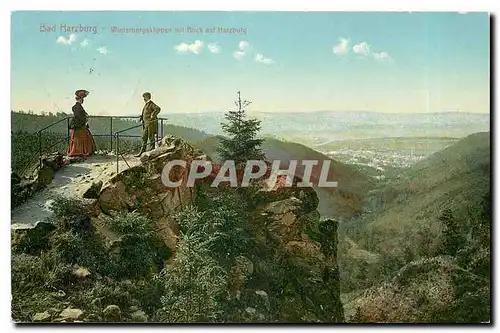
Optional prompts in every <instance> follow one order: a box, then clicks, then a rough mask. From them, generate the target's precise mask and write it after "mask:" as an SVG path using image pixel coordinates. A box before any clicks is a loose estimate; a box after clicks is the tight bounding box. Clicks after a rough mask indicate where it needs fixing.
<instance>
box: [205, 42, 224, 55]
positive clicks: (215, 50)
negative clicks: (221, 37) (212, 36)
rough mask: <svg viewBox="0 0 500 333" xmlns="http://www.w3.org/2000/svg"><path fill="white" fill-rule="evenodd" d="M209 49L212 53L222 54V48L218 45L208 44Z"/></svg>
mask: <svg viewBox="0 0 500 333" xmlns="http://www.w3.org/2000/svg"><path fill="white" fill-rule="evenodd" d="M208 49H209V50H210V52H212V53H220V50H221V48H220V46H219V45H217V43H212V44H208Z"/></svg>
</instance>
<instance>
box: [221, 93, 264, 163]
mask: <svg viewBox="0 0 500 333" xmlns="http://www.w3.org/2000/svg"><path fill="white" fill-rule="evenodd" d="M248 104H250V102H248V101H243V102H242V101H241V98H240V94H239V92H238V100H237V101H236V105H237V106H238V109H237V110H236V111H228V112H227V113H226V115H225V119H226V120H227V123H223V124H222V130H223V132H224V133H226V135H227V138H225V137H221V138H220V144H219V145H218V148H217V152H218V153H219V156H220V158H221V159H222V160H233V161H235V164H236V165H239V164H241V163H245V162H246V161H247V160H261V159H262V158H263V157H264V153H263V152H262V150H261V148H260V147H261V145H262V143H263V142H264V140H263V139H259V138H257V135H258V133H259V131H260V128H261V126H260V123H261V122H260V121H259V120H257V119H253V118H249V119H247V116H246V113H245V107H246V106H247V105H248Z"/></svg>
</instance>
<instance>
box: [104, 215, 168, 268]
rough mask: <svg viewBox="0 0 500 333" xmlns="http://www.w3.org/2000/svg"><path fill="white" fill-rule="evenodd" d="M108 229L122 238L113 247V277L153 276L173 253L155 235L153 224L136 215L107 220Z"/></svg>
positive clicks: (144, 217) (142, 216) (114, 217)
mask: <svg viewBox="0 0 500 333" xmlns="http://www.w3.org/2000/svg"><path fill="white" fill-rule="evenodd" d="M105 223H106V225H107V226H108V227H109V228H110V229H111V230H113V231H115V232H117V233H119V234H120V235H122V236H121V237H120V239H119V241H117V242H116V243H115V244H114V249H113V250H112V251H111V254H110V258H109V261H110V262H111V264H112V266H113V269H112V275H113V276H117V277H139V276H148V275H151V274H152V273H153V272H155V271H156V270H159V269H161V268H162V267H163V261H164V260H166V259H168V257H169V256H170V254H171V253H170V250H169V249H168V248H167V247H166V245H165V244H164V242H163V241H162V240H161V239H159V237H158V236H157V235H156V234H155V233H154V230H153V228H152V225H153V222H152V221H151V220H150V219H149V218H147V217H146V216H144V215H141V214H139V213H137V212H120V213H118V214H117V215H116V216H113V217H108V218H107V219H106V220H105Z"/></svg>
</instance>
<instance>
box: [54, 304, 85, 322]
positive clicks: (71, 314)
mask: <svg viewBox="0 0 500 333" xmlns="http://www.w3.org/2000/svg"><path fill="white" fill-rule="evenodd" d="M82 318H83V311H82V310H80V309H72V308H70V307H68V308H66V309H64V310H63V311H62V312H61V313H60V314H59V320H64V321H76V320H80V319H82Z"/></svg>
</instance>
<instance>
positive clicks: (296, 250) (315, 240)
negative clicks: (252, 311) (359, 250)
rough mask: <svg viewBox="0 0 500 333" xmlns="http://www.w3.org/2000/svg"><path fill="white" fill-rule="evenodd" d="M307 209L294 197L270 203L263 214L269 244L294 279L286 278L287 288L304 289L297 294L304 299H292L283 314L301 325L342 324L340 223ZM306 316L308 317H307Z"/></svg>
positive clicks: (287, 302) (286, 303) (288, 301)
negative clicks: (305, 314) (321, 218)
mask: <svg viewBox="0 0 500 333" xmlns="http://www.w3.org/2000/svg"><path fill="white" fill-rule="evenodd" d="M302 193H304V192H302ZM303 197H304V195H303ZM305 200H309V201H314V199H311V198H305ZM305 207H307V206H304V204H303V201H302V200H299V199H298V198H296V197H293V196H292V197H290V198H288V199H284V200H280V201H275V202H271V203H269V204H267V205H266V206H264V207H263V208H262V211H261V212H260V215H261V216H264V217H265V218H266V219H267V223H266V225H267V238H268V241H267V243H268V244H269V243H271V244H273V245H272V246H274V247H275V248H276V253H277V254H278V256H279V257H280V260H281V261H282V262H283V263H285V265H287V266H289V267H290V270H291V271H293V273H291V274H293V275H295V276H290V277H288V276H287V277H285V281H288V283H289V285H288V286H287V287H288V288H290V289H296V284H297V283H298V284H300V285H301V287H300V289H301V290H300V291H298V290H296V291H297V294H301V295H302V299H296V298H289V299H288V300H287V301H286V302H285V306H284V310H283V311H284V313H285V316H288V318H289V320H292V321H294V320H297V318H298V317H299V318H300V321H321V322H342V321H344V312H343V307H342V302H341V300H340V285H339V284H340V280H339V268H338V265H337V226H338V223H337V222H336V221H334V220H331V219H325V220H320V218H319V214H318V213H317V211H316V210H315V209H311V210H307V209H305ZM309 208H311V207H309ZM285 288H286V287H285ZM304 300H306V301H304ZM304 313H308V315H307V316H306V317H304ZM293 318H295V319H293Z"/></svg>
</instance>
